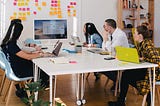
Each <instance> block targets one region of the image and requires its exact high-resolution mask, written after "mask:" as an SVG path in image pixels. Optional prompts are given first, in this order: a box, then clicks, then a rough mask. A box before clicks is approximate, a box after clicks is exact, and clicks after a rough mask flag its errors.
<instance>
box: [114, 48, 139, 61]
mask: <svg viewBox="0 0 160 106" xmlns="http://www.w3.org/2000/svg"><path fill="white" fill-rule="evenodd" d="M115 49H116V57H117V58H118V60H121V61H127V62H133V63H140V61H139V56H138V52H137V49H136V48H127V47H121V46H117V47H115Z"/></svg>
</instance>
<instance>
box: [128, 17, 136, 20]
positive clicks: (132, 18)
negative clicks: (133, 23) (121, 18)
mask: <svg viewBox="0 0 160 106" xmlns="http://www.w3.org/2000/svg"><path fill="white" fill-rule="evenodd" d="M126 19H128V20H137V18H135V17H127V18H126Z"/></svg>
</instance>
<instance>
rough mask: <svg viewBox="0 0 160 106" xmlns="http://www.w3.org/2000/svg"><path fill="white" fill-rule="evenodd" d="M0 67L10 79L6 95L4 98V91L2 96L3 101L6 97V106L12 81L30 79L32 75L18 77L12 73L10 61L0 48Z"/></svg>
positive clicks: (12, 84)
mask: <svg viewBox="0 0 160 106" xmlns="http://www.w3.org/2000/svg"><path fill="white" fill-rule="evenodd" d="M0 67H1V68H2V69H4V70H5V75H6V78H8V79H9V80H10V81H11V84H10V87H9V88H8V89H9V90H8V97H7V98H6V95H7V93H6V94H5V96H4V98H3V100H4V101H5V99H6V106H8V103H9V99H10V96H11V91H12V88H13V86H14V83H15V82H22V81H27V80H30V79H32V78H33V77H25V78H18V77H17V76H16V75H15V74H14V72H13V70H12V68H11V65H10V63H9V62H8V60H7V59H6V56H5V54H4V53H3V52H2V51H1V50H0Z"/></svg>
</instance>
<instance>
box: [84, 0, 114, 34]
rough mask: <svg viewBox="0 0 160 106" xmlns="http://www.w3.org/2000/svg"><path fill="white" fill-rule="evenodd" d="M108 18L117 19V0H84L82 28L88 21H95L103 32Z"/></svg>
mask: <svg viewBox="0 0 160 106" xmlns="http://www.w3.org/2000/svg"><path fill="white" fill-rule="evenodd" d="M107 18H113V19H115V20H117V0H82V29H83V25H84V24H85V23H86V22H93V23H94V24H95V25H96V27H97V29H98V31H99V32H100V33H101V32H102V30H103V24H104V21H105V20H106V19H107ZM82 34H83V33H82Z"/></svg>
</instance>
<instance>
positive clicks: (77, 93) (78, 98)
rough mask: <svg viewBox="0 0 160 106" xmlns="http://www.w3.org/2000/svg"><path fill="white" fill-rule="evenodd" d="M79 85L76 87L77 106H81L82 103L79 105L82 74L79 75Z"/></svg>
mask: <svg viewBox="0 0 160 106" xmlns="http://www.w3.org/2000/svg"><path fill="white" fill-rule="evenodd" d="M77 77H78V78H77V85H76V97H77V105H79V104H80V103H79V100H80V97H79V93H80V92H79V91H80V90H79V88H80V87H79V85H80V74H77Z"/></svg>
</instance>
